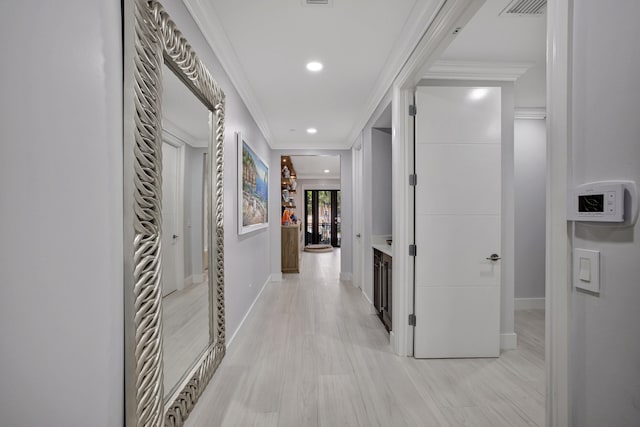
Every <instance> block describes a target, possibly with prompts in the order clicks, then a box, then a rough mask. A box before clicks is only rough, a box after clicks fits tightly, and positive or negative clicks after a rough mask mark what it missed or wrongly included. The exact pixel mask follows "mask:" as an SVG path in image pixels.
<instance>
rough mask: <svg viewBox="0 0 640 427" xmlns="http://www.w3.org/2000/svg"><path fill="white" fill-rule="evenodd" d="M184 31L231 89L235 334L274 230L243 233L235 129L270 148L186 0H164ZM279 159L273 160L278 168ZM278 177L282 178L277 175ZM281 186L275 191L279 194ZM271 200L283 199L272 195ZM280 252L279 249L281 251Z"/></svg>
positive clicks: (229, 288)
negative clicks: (197, 23) (240, 215)
mask: <svg viewBox="0 0 640 427" xmlns="http://www.w3.org/2000/svg"><path fill="white" fill-rule="evenodd" d="M162 4H163V5H164V7H165V8H166V10H167V11H168V12H169V15H170V16H171V18H172V19H173V21H174V22H175V23H176V25H177V26H178V28H179V29H180V31H181V32H182V33H183V34H184V36H185V37H186V38H187V40H189V43H190V44H191V46H192V47H193V48H194V50H195V51H196V53H197V54H198V57H199V58H200V60H201V61H202V62H203V63H204V64H205V66H206V67H207V68H208V69H209V72H210V73H211V75H212V76H213V78H214V79H215V80H216V81H217V82H218V84H219V85H220V86H221V87H222V89H223V91H224V93H225V95H226V114H225V137H224V144H225V153H224V162H225V163H224V183H225V184H224V188H225V189H224V216H225V223H224V228H225V229H224V250H225V259H224V262H225V294H224V296H225V313H226V332H227V338H229V337H232V336H233V334H234V333H235V331H236V330H237V329H238V327H239V325H240V322H241V321H242V319H243V318H244V316H245V314H246V313H247V311H248V309H249V307H250V306H251V304H252V303H253V301H254V300H255V298H256V297H257V295H258V292H259V291H260V289H261V288H262V285H264V284H265V283H266V281H267V280H268V279H269V275H270V269H269V248H270V242H269V233H268V229H262V230H259V231H256V232H253V233H250V234H245V235H243V236H239V235H238V225H237V221H238V220H237V218H238V190H237V182H238V174H237V170H238V166H237V157H238V154H237V147H236V139H235V132H242V134H243V136H244V138H245V140H246V141H248V142H249V143H250V144H251V146H252V147H253V148H254V150H255V151H256V152H257V153H258V154H259V155H260V156H261V157H262V158H263V159H265V160H267V161H268V159H270V157H271V150H270V148H269V146H268V145H267V143H266V141H265V139H264V137H263V135H262V133H261V132H260V130H259V129H258V127H257V125H256V124H255V122H254V120H253V118H252V117H251V115H250V114H249V111H248V110H247V108H246V107H245V105H244V103H243V102H242V99H241V98H240V95H239V94H238V92H237V91H236V89H235V88H234V86H233V84H232V83H231V81H230V79H229V77H228V75H227V73H226V72H225V71H224V69H223V68H222V66H221V65H220V62H219V61H218V59H217V58H216V56H215V55H214V53H213V51H212V50H211V48H210V46H209V44H208V43H207V42H206V40H205V39H204V37H203V36H202V33H201V32H200V30H199V29H198V27H197V25H196V23H195V22H194V20H193V18H192V17H191V15H190V14H189V12H188V11H187V9H186V7H185V6H184V4H183V2H182V1H181V0H165V1H163V2H162ZM279 164H280V163H279V161H278V162H272V163H271V164H270V166H271V168H272V169H271V170H276V171H277V170H278V168H279ZM273 179H274V178H273V175H272V181H273ZM275 180H276V183H279V180H278V178H277V175H276V178H275ZM278 194H279V190H277V191H276V195H275V196H274V197H276V196H277V195H278ZM269 203H270V204H272V205H273V204H274V203H277V204H278V206H279V203H278V202H276V201H274V200H273V198H271V200H269ZM278 217H279V215H276V216H275V217H274V216H271V217H270V218H269V220H270V222H271V224H277V225H279V224H280V221H279V218H278ZM278 253H279V252H278Z"/></svg>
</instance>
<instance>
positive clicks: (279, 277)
mask: <svg viewBox="0 0 640 427" xmlns="http://www.w3.org/2000/svg"><path fill="white" fill-rule="evenodd" d="M271 281H272V282H282V273H271Z"/></svg>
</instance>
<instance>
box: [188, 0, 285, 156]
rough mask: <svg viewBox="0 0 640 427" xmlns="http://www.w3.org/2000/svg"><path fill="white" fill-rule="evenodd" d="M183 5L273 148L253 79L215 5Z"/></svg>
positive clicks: (190, 0) (192, 2)
mask: <svg viewBox="0 0 640 427" xmlns="http://www.w3.org/2000/svg"><path fill="white" fill-rule="evenodd" d="M183 3H184V4H185V6H186V7H187V9H188V10H189V13H191V16H192V17H193V20H194V21H195V22H196V25H197V26H198V28H199V29H200V32H201V33H202V35H203V36H204V38H205V40H207V43H209V46H210V47H211V50H213V52H214V53H215V55H216V57H217V58H218V60H219V61H220V64H221V65H222V68H224V71H225V72H226V73H227V77H228V78H229V80H231V84H233V86H234V87H235V89H236V90H237V91H238V94H239V95H240V98H242V101H244V104H245V105H246V107H247V109H248V110H249V113H250V114H251V117H253V120H254V121H255V122H256V125H258V128H259V129H260V131H261V132H262V135H263V136H264V139H265V140H266V141H267V143H268V144H269V146H270V147H272V148H273V135H272V134H271V130H270V128H269V124H268V123H267V119H266V116H265V114H264V111H263V110H262V108H261V106H260V104H259V102H258V98H257V97H256V96H255V93H254V92H253V89H252V88H251V84H250V83H249V80H248V79H247V77H246V76H245V74H244V70H243V68H242V66H241V65H240V61H239V60H238V57H237V55H236V53H235V51H234V50H233V46H232V45H231V42H230V41H229V38H228V37H227V33H226V32H225V31H224V26H223V25H222V22H220V20H219V19H218V14H217V13H216V11H215V9H214V7H213V2H211V1H205V2H204V4H203V2H202V1H201V0H183Z"/></svg>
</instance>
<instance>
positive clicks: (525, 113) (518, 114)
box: [513, 107, 547, 120]
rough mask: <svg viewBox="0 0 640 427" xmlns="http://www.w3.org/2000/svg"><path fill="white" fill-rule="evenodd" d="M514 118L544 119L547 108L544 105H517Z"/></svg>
mask: <svg viewBox="0 0 640 427" xmlns="http://www.w3.org/2000/svg"><path fill="white" fill-rule="evenodd" d="M513 118H514V119H517V120H544V119H546V118H547V109H546V108H544V107H516V109H515V111H514V114H513Z"/></svg>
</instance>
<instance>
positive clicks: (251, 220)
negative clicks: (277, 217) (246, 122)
mask: <svg viewBox="0 0 640 427" xmlns="http://www.w3.org/2000/svg"><path fill="white" fill-rule="evenodd" d="M236 139H237V142H238V234H247V233H250V232H252V231H255V230H260V229H262V228H265V227H268V226H269V165H268V164H267V163H266V162H265V161H264V160H263V159H262V158H261V157H260V156H258V155H257V154H256V152H255V151H254V150H253V149H252V148H251V146H250V145H249V144H248V143H247V141H245V140H244V138H243V137H242V134H241V133H240V132H238V133H236Z"/></svg>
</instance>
